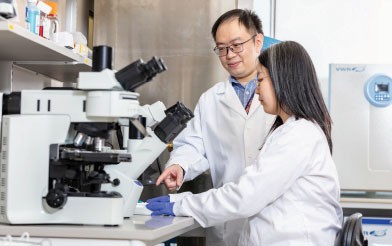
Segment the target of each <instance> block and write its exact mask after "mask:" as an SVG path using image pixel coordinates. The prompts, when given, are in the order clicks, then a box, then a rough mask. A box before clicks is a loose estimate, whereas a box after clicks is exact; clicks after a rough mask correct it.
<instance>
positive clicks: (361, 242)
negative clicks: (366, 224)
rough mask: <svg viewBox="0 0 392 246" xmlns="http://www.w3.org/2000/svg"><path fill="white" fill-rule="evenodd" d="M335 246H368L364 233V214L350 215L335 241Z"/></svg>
mask: <svg viewBox="0 0 392 246" xmlns="http://www.w3.org/2000/svg"><path fill="white" fill-rule="evenodd" d="M335 246H368V241H367V239H366V238H365V237H364V236H363V232H362V214H361V213H355V214H352V215H350V216H349V217H348V218H347V220H346V221H345V222H344V224H343V228H342V230H341V231H340V233H339V235H338V236H337V238H336V240H335Z"/></svg>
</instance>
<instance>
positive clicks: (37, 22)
mask: <svg viewBox="0 0 392 246" xmlns="http://www.w3.org/2000/svg"><path fill="white" fill-rule="evenodd" d="M39 19H40V16H39V14H37V15H36V16H35V29H34V33H35V34H37V35H39Z"/></svg>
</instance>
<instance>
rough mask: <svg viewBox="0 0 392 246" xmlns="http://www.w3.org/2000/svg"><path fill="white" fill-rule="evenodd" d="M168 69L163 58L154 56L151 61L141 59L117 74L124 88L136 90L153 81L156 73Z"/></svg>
mask: <svg viewBox="0 0 392 246" xmlns="http://www.w3.org/2000/svg"><path fill="white" fill-rule="evenodd" d="M165 70H167V67H166V66H165V64H164V63H163V61H162V59H159V58H157V57H156V56H154V57H153V58H152V59H151V60H150V61H148V62H147V63H144V62H143V60H142V59H139V60H137V61H135V62H133V63H131V64H129V65H128V66H126V67H124V68H123V69H121V70H120V71H118V72H117V73H116V74H115V76H116V79H117V81H118V82H120V84H121V85H122V87H123V88H124V90H128V91H134V90H135V89H136V88H137V87H139V86H141V85H143V84H144V83H147V82H149V81H151V80H152V79H153V78H154V77H155V75H157V74H158V73H161V72H163V71H165Z"/></svg>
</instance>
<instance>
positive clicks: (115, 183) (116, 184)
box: [112, 179, 120, 186]
mask: <svg viewBox="0 0 392 246" xmlns="http://www.w3.org/2000/svg"><path fill="white" fill-rule="evenodd" d="M112 185H114V186H119V185H120V180H119V179H113V181H112Z"/></svg>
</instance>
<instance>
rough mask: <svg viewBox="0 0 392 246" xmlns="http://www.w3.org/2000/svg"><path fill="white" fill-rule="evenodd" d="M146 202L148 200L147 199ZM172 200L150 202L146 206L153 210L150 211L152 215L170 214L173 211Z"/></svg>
mask: <svg viewBox="0 0 392 246" xmlns="http://www.w3.org/2000/svg"><path fill="white" fill-rule="evenodd" d="M147 202H148V201H147ZM173 206H174V202H152V203H148V204H147V205H146V208H148V209H150V210H151V211H153V212H152V213H151V215H152V216H156V215H172V216H175V215H174V213H173Z"/></svg>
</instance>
